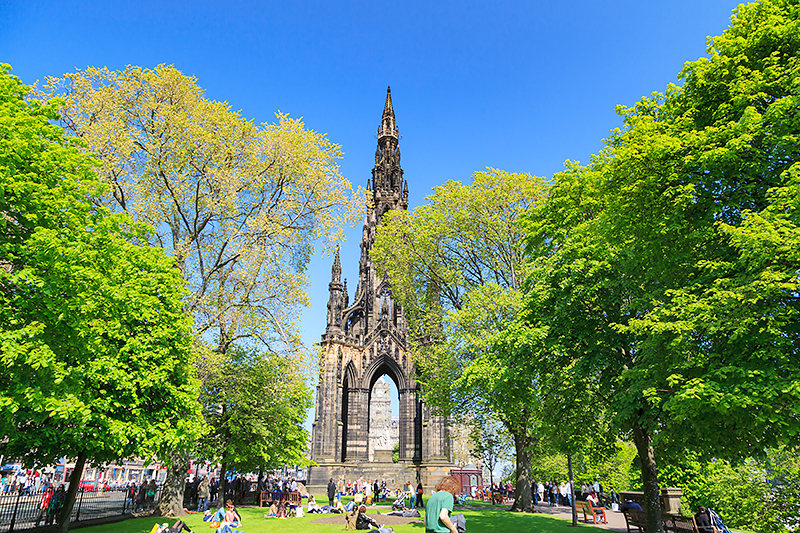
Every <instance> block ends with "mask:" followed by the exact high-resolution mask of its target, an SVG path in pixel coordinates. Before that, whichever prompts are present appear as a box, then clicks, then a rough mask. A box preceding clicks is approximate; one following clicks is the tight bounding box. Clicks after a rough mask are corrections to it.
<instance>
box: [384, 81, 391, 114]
mask: <svg viewBox="0 0 800 533" xmlns="http://www.w3.org/2000/svg"><path fill="white" fill-rule="evenodd" d="M386 115H392V116H394V108H393V107H392V87H391V85H390V86H387V88H386V105H384V106H383V116H384V117H385V116H386Z"/></svg>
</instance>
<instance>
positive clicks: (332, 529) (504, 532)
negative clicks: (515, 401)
mask: <svg viewBox="0 0 800 533" xmlns="http://www.w3.org/2000/svg"><path fill="white" fill-rule="evenodd" d="M426 499H427V498H426ZM347 500H348V499H347V498H345V502H347ZM318 501H320V502H325V503H327V498H325V497H323V498H318ZM389 506H391V503H388V504H386V508H384V506H383V505H381V512H386V511H388V507H389ZM505 509H506V507H501V506H497V507H495V508H492V507H491V505H489V506H486V507H485V508H482V509H479V510H478V509H459V507H458V506H456V508H455V510H454V512H455V513H459V512H460V513H464V516H465V517H466V519H467V533H510V532H512V531H535V532H536V533H575V532H576V529H575V528H573V527H571V525H570V522H569V521H567V520H562V519H560V518H555V517H551V516H548V515H545V514H542V513H536V514H523V513H510V512H508V511H506V510H505ZM376 511H377V509H375V508H370V509H369V510H368V511H367V513H368V514H369V515H371V516H375V515H376V514H377V513H376ZM265 512H266V509H262V508H258V507H240V508H239V513H240V514H241V515H242V528H241V529H242V531H244V533H296V532H298V531H301V532H302V533H339V532H340V531H341V530H342V528H343V527H344V526H339V525H329V524H314V523H312V522H313V521H314V520H317V519H318V518H320V517H321V516H326V515H318V514H312V515H305V516H304V517H303V518H287V519H285V520H279V519H277V518H264V513H265ZM422 517H423V519H424V517H425V513H424V511H423V512H422ZM376 519H377V520H378V522H379V523H380V518H379V517H376ZM183 520H184V522H186V523H187V524H188V525H189V527H190V528H192V530H193V531H194V532H195V533H210V532H211V533H213V531H214V530H212V529H210V528H209V526H208V522H203V520H202V515H198V514H194V515H190V516H188V517H186V518H184V519H183ZM156 522H160V523H163V522H168V523H169V524H173V523H174V522H175V519H167V520H165V519H161V520H158V519H157V518H155V517H152V518H136V519H131V520H126V521H124V522H119V523H117V524H108V525H104V526H95V527H87V528H80V529H76V530H75V531H79V532H81V533H149V532H150V529H151V528H152V527H153V524H155V523H156ZM578 528H582V529H592V526H591V525H588V526H584V525H579V526H578ZM392 529H394V531H395V533H425V525H424V524H422V523H419V524H404V525H398V526H392ZM594 529H595V531H598V529H597V528H594Z"/></svg>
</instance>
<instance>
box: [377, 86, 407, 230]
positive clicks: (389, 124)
mask: <svg viewBox="0 0 800 533" xmlns="http://www.w3.org/2000/svg"><path fill="white" fill-rule="evenodd" d="M377 137H378V148H377V150H376V151H375V168H373V169H372V180H371V182H370V183H368V186H369V185H372V187H371V188H372V193H373V195H374V200H375V207H376V209H377V214H378V216H379V217H380V216H381V215H383V213H384V212H386V211H387V210H388V209H398V208H400V209H406V208H407V207H408V192H407V191H405V190H404V186H405V183H404V181H405V180H404V179H403V169H402V167H401V166H400V148H399V146H398V143H399V140H400V130H399V128H398V127H397V123H396V122H395V116H394V105H393V104H392V88H391V87H387V88H386V103H385V104H384V106H383V114H382V115H381V124H380V126H379V127H378V135H377Z"/></svg>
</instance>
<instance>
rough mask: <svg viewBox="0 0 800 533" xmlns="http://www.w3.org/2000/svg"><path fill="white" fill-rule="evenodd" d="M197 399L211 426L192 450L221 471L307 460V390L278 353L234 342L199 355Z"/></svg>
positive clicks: (222, 483)
mask: <svg viewBox="0 0 800 533" xmlns="http://www.w3.org/2000/svg"><path fill="white" fill-rule="evenodd" d="M200 375H201V379H202V381H203V385H202V387H201V394H200V399H201V402H202V404H203V405H204V407H205V413H204V415H205V420H206V425H207V426H208V427H209V428H211V430H210V431H209V433H207V434H206V435H204V436H203V437H202V439H201V440H200V442H199V443H198V448H197V454H198V455H199V456H200V457H202V458H204V459H208V460H210V461H212V462H214V463H217V464H221V467H222V468H221V472H220V493H221V494H225V479H226V472H228V471H230V469H235V470H237V471H239V472H254V471H259V470H262V469H265V468H266V469H269V468H279V467H281V466H282V465H284V464H292V465H306V464H308V460H307V459H306V457H305V451H306V446H307V438H308V433H307V432H306V431H305V429H303V423H304V422H305V418H306V411H307V409H308V408H310V407H311V406H312V402H311V392H310V391H309V389H308V387H307V386H306V384H305V382H304V380H303V375H302V373H300V372H299V371H298V370H297V369H296V368H294V367H293V366H292V365H291V364H290V363H289V362H288V361H286V359H284V358H282V357H268V356H265V354H261V353H259V352H257V351H255V350H252V349H251V350H246V349H243V348H239V347H236V346H234V347H233V348H232V349H231V350H229V351H228V352H227V353H226V354H217V353H215V352H213V351H209V352H208V353H206V355H205V357H203V360H202V363H201V368H200Z"/></svg>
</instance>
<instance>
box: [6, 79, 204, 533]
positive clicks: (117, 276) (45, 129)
mask: <svg viewBox="0 0 800 533" xmlns="http://www.w3.org/2000/svg"><path fill="white" fill-rule="evenodd" d="M9 70H10V69H9V67H7V66H2V67H0V198H1V199H0V212H2V213H3V216H2V217H0V264H2V265H3V267H4V268H2V269H0V347H2V358H1V359H0V364H1V365H2V372H1V373H0V434H2V436H3V439H2V443H0V453H2V454H4V455H5V456H11V457H21V458H22V460H23V462H24V463H25V464H26V466H29V467H30V466H32V465H46V464H52V463H55V462H56V461H57V459H58V458H60V457H63V456H64V455H67V456H72V457H77V460H76V465H75V469H74V471H73V473H72V476H71V477H70V486H69V490H68V492H67V499H66V502H65V504H64V507H63V508H62V511H61V514H60V516H59V519H58V530H59V531H67V529H68V528H69V518H70V514H71V509H72V505H73V503H74V501H75V495H76V493H77V490H78V484H79V481H80V476H81V474H82V472H83V468H84V465H85V464H86V462H87V461H92V462H96V463H102V462H107V461H112V460H116V459H119V458H120V457H131V456H134V455H137V456H144V457H150V456H152V454H153V453H154V452H155V451H156V450H158V449H159V448H160V447H161V446H164V445H165V444H166V443H175V442H182V441H186V440H192V439H194V438H196V437H197V435H198V434H199V427H200V425H199V423H198V420H199V410H198V408H197V406H198V404H197V383H196V380H195V379H194V378H193V377H192V376H193V371H192V367H191V365H190V361H191V359H192V346H191V339H192V334H191V323H190V321H189V320H188V319H187V317H186V316H185V314H184V313H183V309H182V307H183V298H184V296H185V294H186V291H185V286H184V282H183V279H182V278H181V276H180V273H179V272H178V271H177V270H176V269H175V268H174V261H173V260H172V259H170V258H169V257H167V256H166V255H165V254H164V253H163V252H162V251H161V250H160V249H157V248H152V247H150V246H147V245H146V244H145V243H146V241H147V239H148V238H149V235H148V234H147V232H146V231H144V230H143V229H142V228H141V227H139V226H137V225H135V224H134V223H133V222H132V221H131V220H130V218H129V217H127V216H126V215H123V214H116V215H112V214H110V213H109V212H108V210H107V209H105V208H102V207H98V206H97V205H96V204H95V203H93V200H94V199H95V198H96V195H97V194H98V193H99V192H101V191H102V190H103V188H102V185H101V184H100V183H99V182H98V180H97V178H96V176H95V175H94V172H93V170H92V164H93V161H92V160H91V159H90V158H89V157H87V156H86V155H84V154H83V153H82V152H81V151H80V150H79V149H78V148H77V147H76V146H75V144H76V143H74V142H72V141H70V140H68V139H66V138H65V137H64V136H63V132H62V131H61V129H60V128H58V127H57V126H54V125H51V124H50V123H49V122H50V121H51V120H54V119H56V118H57V113H56V103H55V102H53V103H45V104H42V103H39V102H27V101H26V100H25V95H26V93H27V91H28V89H27V88H26V87H24V86H23V85H22V84H21V83H20V82H19V80H18V79H17V78H15V77H14V76H12V75H11V74H10V72H9Z"/></svg>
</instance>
